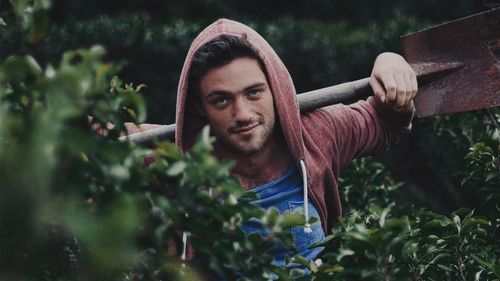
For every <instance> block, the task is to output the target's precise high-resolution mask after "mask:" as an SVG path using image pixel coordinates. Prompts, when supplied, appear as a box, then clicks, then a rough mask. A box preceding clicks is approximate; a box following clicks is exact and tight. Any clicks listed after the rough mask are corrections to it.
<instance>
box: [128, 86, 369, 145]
mask: <svg viewBox="0 0 500 281" xmlns="http://www.w3.org/2000/svg"><path fill="white" fill-rule="evenodd" d="M371 94H373V91H372V89H371V87H370V78H364V79H360V80H356V81H352V82H347V83H343V84H339V85H335V86H331V87H326V88H322V89H318V90H314V91H310V92H305V93H302V94H298V95H297V99H298V101H299V108H300V112H302V113H304V112H308V111H311V110H315V109H317V108H320V107H323V106H327V105H332V104H337V103H344V102H354V101H356V100H359V99H361V98H363V97H367V96H369V95H371ZM174 137H175V124H170V125H163V126H159V127H157V128H154V129H149V130H147V131H144V132H140V133H135V134H130V135H128V136H123V137H120V140H126V139H127V138H128V139H130V141H132V142H133V143H136V144H140V143H147V142H150V141H152V140H154V139H170V140H173V139H174Z"/></svg>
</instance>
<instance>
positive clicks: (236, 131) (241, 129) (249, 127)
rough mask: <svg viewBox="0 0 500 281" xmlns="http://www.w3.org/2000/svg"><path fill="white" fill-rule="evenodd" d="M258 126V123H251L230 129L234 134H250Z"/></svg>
mask: <svg viewBox="0 0 500 281" xmlns="http://www.w3.org/2000/svg"><path fill="white" fill-rule="evenodd" d="M257 126H259V123H252V124H249V125H246V126H238V127H235V128H233V129H232V130H231V131H232V133H234V134H239V135H250V134H252V133H253V131H254V129H255V128H257Z"/></svg>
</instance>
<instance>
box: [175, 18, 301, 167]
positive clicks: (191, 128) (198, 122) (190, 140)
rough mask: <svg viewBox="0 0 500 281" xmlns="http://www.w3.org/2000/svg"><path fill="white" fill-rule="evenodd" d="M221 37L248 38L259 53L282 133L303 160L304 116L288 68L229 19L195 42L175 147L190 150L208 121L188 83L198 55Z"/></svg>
mask: <svg viewBox="0 0 500 281" xmlns="http://www.w3.org/2000/svg"><path fill="white" fill-rule="evenodd" d="M220 35H232V36H238V37H245V38H246V40H247V41H248V42H249V43H250V44H251V45H252V46H253V47H254V49H255V50H257V52H258V55H259V57H260V58H261V60H262V62H263V64H264V67H265V69H266V72H267V79H268V83H269V86H270V88H271V91H272V93H273V98H274V105H275V109H276V114H277V116H278V118H277V120H279V123H280V126H281V130H282V132H283V135H284V138H285V140H286V142H287V144H288V148H289V149H290V152H291V153H292V156H293V158H294V159H295V161H296V165H299V164H298V162H299V161H300V160H301V159H303V155H304V142H303V139H302V134H301V126H302V123H301V122H300V112H299V106H298V101H297V98H296V93H295V87H294V85H293V82H292V79H291V77H290V74H289V73H288V70H287V69H286V67H285V65H284V64H283V62H282V61H281V59H280V58H279V57H278V55H277V54H276V52H275V51H274V50H273V48H272V47H271V46H270V45H269V43H267V41H266V40H265V39H264V38H262V36H260V35H259V34H258V33H257V32H256V31H254V30H253V29H251V28H250V27H248V26H246V25H244V24H241V23H238V22H235V21H232V20H227V19H220V20H217V21H216V22H214V23H212V24H211V25H209V26H208V27H207V28H205V29H204V30H203V31H202V32H201V33H200V34H199V35H198V36H197V37H196V38H195V39H194V41H193V43H192V44H191V47H190V49H189V51H188V54H187V57H186V60H185V62H184V66H183V68H182V72H181V76H180V80H179V88H178V91H177V107H176V108H177V111H176V133H175V143H176V145H177V146H178V147H179V149H180V150H181V151H183V152H185V151H187V150H189V149H190V148H191V146H192V145H193V144H194V142H195V141H196V138H197V136H198V134H199V133H200V131H201V129H202V128H203V127H204V126H205V125H206V124H207V121H206V119H205V118H204V117H203V116H201V115H200V114H199V113H198V111H197V110H196V109H195V107H194V105H193V104H191V103H189V102H188V100H189V99H187V96H188V87H189V85H188V81H189V72H190V67H191V63H192V61H193V56H194V54H195V53H196V51H197V50H198V49H199V48H200V47H201V46H203V45H204V44H205V43H207V42H209V41H211V40H213V39H215V38H217V37H219V36H220Z"/></svg>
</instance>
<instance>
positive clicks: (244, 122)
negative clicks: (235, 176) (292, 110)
mask: <svg viewBox="0 0 500 281" xmlns="http://www.w3.org/2000/svg"><path fill="white" fill-rule="evenodd" d="M200 90H201V99H200V100H201V105H202V114H204V115H205V116H206V117H207V119H208V122H209V123H210V126H211V129H212V131H213V132H214V134H215V136H216V137H217V140H218V141H219V143H220V145H222V146H223V147H224V148H226V149H228V150H229V151H228V152H232V153H236V154H244V155H253V154H257V153H259V152H262V151H263V148H265V146H266V144H267V143H268V141H269V140H270V138H271V136H272V133H273V130H274V124H275V113H274V106H273V96H272V94H271V90H270V88H269V85H268V83H267V79H266V75H265V74H264V72H263V71H262V69H261V68H260V66H259V63H258V62H257V61H256V60H255V59H252V58H238V59H235V60H233V61H232V62H230V63H229V64H226V65H224V66H221V67H217V68H213V69H211V70H209V71H208V72H207V74H205V75H204V76H203V77H202V78H201V80H200Z"/></svg>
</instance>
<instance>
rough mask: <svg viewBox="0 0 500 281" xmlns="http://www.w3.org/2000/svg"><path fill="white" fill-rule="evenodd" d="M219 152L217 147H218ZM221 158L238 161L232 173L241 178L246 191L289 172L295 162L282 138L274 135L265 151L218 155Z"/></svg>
mask: <svg viewBox="0 0 500 281" xmlns="http://www.w3.org/2000/svg"><path fill="white" fill-rule="evenodd" d="M216 152H217V146H216ZM216 154H218V157H219V158H222V159H231V160H235V161H236V165H235V167H234V168H233V170H232V171H231V173H232V174H233V175H235V176H238V177H239V178H240V182H241V185H242V187H243V188H244V189H245V190H249V189H252V188H254V187H256V186H259V185H262V184H265V183H268V182H271V181H273V180H275V179H277V178H279V177H280V176H282V175H283V174H285V172H286V171H287V169H288V168H289V167H290V165H291V163H292V162H293V160H292V156H291V153H290V151H289V150H288V146H287V144H286V142H285V140H284V139H283V137H281V136H280V134H277V133H274V134H273V136H272V137H271V139H270V140H269V143H268V144H267V145H265V147H264V149H263V151H261V152H259V153H256V154H252V155H242V154H231V155H228V153H216Z"/></svg>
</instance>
